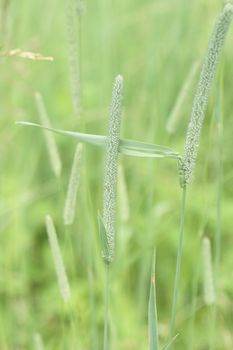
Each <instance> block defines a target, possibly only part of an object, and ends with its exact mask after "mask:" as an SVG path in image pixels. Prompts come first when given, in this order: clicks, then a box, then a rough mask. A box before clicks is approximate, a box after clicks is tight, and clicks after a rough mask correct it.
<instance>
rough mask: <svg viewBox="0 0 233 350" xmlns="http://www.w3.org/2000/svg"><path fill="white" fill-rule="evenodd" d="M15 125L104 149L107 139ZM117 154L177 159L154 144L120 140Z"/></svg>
mask: <svg viewBox="0 0 233 350" xmlns="http://www.w3.org/2000/svg"><path fill="white" fill-rule="evenodd" d="M16 124H17V125H22V126H32V127H37V128H41V129H45V130H48V131H51V132H55V133H57V134H60V135H64V136H68V137H73V138H77V139H78V140H79V141H80V142H86V143H88V144H91V145H95V146H98V147H105V145H106V140H107V137H106V136H103V135H93V134H85V133H81V132H77V131H66V130H62V129H54V128H50V127H47V126H44V125H40V124H36V123H31V122H23V121H21V122H17V123H16ZM119 152H120V153H122V154H125V155H130V156H135V157H151V158H162V157H168V158H173V159H178V158H179V153H178V152H176V151H173V150H172V149H170V148H168V147H165V146H160V145H156V144H150V143H145V142H140V141H135V140H128V139H121V140H120V142H119Z"/></svg>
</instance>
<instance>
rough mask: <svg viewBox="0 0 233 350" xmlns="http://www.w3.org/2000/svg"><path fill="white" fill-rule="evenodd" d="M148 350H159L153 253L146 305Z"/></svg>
mask: <svg viewBox="0 0 233 350" xmlns="http://www.w3.org/2000/svg"><path fill="white" fill-rule="evenodd" d="M148 325H149V350H159V335H158V320H157V308H156V288H155V252H154V254H153V259H152V268H151V284H150V295H149V305H148Z"/></svg>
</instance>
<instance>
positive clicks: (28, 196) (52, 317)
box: [0, 0, 233, 350]
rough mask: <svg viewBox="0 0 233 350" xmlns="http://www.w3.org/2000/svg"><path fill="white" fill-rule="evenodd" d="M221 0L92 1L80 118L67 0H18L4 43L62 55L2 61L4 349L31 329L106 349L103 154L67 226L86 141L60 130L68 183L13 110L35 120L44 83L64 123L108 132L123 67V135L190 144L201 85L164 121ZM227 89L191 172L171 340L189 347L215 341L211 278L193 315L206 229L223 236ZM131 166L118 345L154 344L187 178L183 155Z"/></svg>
mask: <svg viewBox="0 0 233 350" xmlns="http://www.w3.org/2000/svg"><path fill="white" fill-rule="evenodd" d="M3 2H4V1H2V2H1V4H2V3H3ZM222 5H223V2H222V1H218V0H215V1H210V0H209V1H204V0H198V1H195V2H187V1H184V0H178V1H174V0H171V1H169V2H164V1H162V0H156V1H151V0H150V1H149V0H145V1H139V0H134V1H133V2H132V1H129V0H119V1H117V2H114V3H113V2H111V1H107V0H96V1H90V2H87V8H86V13H85V16H84V17H83V19H82V43H81V45H82V60H81V61H82V96H83V112H82V121H83V122H82V123H81V124H80V123H79V121H78V119H77V118H75V117H74V116H73V112H72V103H71V97H70V96H71V95H70V90H69V69H68V58H67V54H68V48H67V38H66V19H65V4H64V3H63V2H60V3H59V2H57V1H55V0H51V1H49V2H46V1H44V0H41V1H30V0H21V1H20V3H19V2H13V1H10V5H9V9H8V16H7V26H6V28H7V35H6V36H4V37H2V36H1V45H2V46H4V49H11V48H16V47H19V48H20V49H22V50H25V51H33V52H40V53H42V54H43V55H45V56H53V57H54V62H40V61H29V60H26V59H21V58H16V57H12V58H5V59H1V61H0V67H1V74H0V91H1V92H0V101H1V102H0V112H1V122H0V123H1V129H0V135H1V143H0V154H1V173H0V181H1V187H0V194H1V198H0V217H1V220H0V247H1V248H0V249H1V253H0V296H1V297H0V310H1V311H0V348H1V349H3V350H8V349H9V350H11V349H32V348H33V337H34V334H35V333H38V332H39V333H40V334H41V335H42V337H43V340H44V343H45V345H46V349H83V348H88V349H96V350H97V349H101V348H102V331H103V316H102V315H103V293H102V287H103V276H104V275H103V272H104V269H103V266H102V261H101V258H100V253H99V245H98V238H99V237H98V230H97V211H98V209H101V208H100V206H101V203H102V195H101V193H102V175H103V170H102V169H103V162H102V160H103V154H102V151H101V150H98V149H95V148H94V147H91V146H90V147H87V146H86V147H85V166H84V170H83V176H82V180H81V188H80V191H79V197H78V206H77V215H76V221H75V224H74V225H73V226H72V227H71V228H69V229H66V230H65V228H64V226H63V224H62V212H63V204H64V195H63V191H64V188H65V186H66V183H67V181H68V176H69V171H70V166H71V162H72V155H73V152H74V149H75V146H76V144H75V142H73V141H72V140H69V139H66V138H63V137H60V136H56V140H57V143H58V147H59V150H60V153H61V157H62V162H63V170H62V176H61V181H58V180H56V179H55V178H54V176H53V173H52V169H51V167H50V163H49V157H48V155H47V150H46V145H45V142H44V137H43V134H42V133H41V132H40V131H37V130H34V129H29V128H27V129H26V128H25V129H23V128H22V127H19V126H15V125H14V123H15V121H18V120H29V121H37V118H38V116H37V110H36V106H35V102H34V93H35V91H40V92H41V93H42V94H43V96H44V100H45V104H46V107H47V111H48V114H49V117H50V120H51V122H52V124H53V125H54V126H55V127H62V128H64V129H71V130H75V129H78V130H83V131H84V130H85V131H87V132H94V133H106V125H107V116H108V106H109V102H110V98H111V85H112V81H113V78H114V77H115V76H116V75H117V74H118V73H121V74H122V75H123V76H124V80H125V95H124V113H123V125H122V135H123V136H124V137H128V138H132V139H139V140H143V141H148V142H155V143H160V144H165V145H167V146H171V147H172V148H173V149H177V150H178V151H181V152H182V149H183V143H184V133H185V130H186V126H187V122H188V118H189V114H190V111H191V105H192V98H193V94H194V89H195V83H194V84H193V88H192V91H191V92H190V96H189V97H188V98H187V101H185V103H184V105H183V109H182V111H181V113H182V116H181V118H180V123H179V125H178V129H177V131H176V133H175V135H174V136H172V137H170V136H168V135H167V133H166V129H165V126H166V120H167V118H168V116H169V113H170V112H171V110H172V107H173V105H174V103H175V101H176V97H177V95H178V94H179V91H180V89H181V88H182V84H183V82H184V81H185V79H186V77H187V74H188V72H189V70H190V67H191V65H192V64H193V63H194V62H195V61H196V60H199V59H201V60H202V59H203V57H204V54H205V51H206V47H207V43H208V38H209V34H210V32H211V30H212V27H213V24H214V20H215V18H216V17H217V14H218V12H219V10H220V9H221V8H222ZM232 37H233V29H232V28H231V29H230V32H229V35H228V38H227V40H226V45H225V47H224V57H222V60H221V71H222V72H223V73H222V74H223V88H222V91H223V98H222V99H221V103H222V105H221V110H222V111H223V116H224V125H225V128H224V139H223V143H224V144H223V146H224V152H223V164H224V178H223V184H224V186H223V193H222V195H223V211H222V214H223V217H222V231H223V238H222V256H221V266H220V272H219V293H218V306H217V310H218V313H217V321H218V329H217V339H218V344H217V349H232V347H233V337H232V333H233V328H232V315H231V310H232V306H233V305H232V295H233V287H232V284H231V283H230V281H231V279H232V252H231V245H232V239H233V238H232V232H231V231H232V222H231V217H232V214H233V205H232V200H231V199H232V182H233V173H232V151H231V150H232V133H231V130H232V127H233V119H232V104H233V97H232V94H231V91H232V86H233V82H232V78H231V77H232V74H233V65H232V55H233V52H232V45H231V43H232ZM218 91H219V78H217V79H216V81H215V88H214V89H212V92H211V98H210V102H209V105H208V113H207V118H206V121H205V126H204V130H203V133H202V141H201V146H200V154H199V158H198V162H197V171H196V176H195V181H194V183H193V184H192V186H191V187H190V190H189V193H188V202H187V220H186V229H185V242H184V255H183V265H182V277H181V290H180V299H179V307H178V315H177V331H178V332H179V334H180V335H179V337H178V338H177V340H176V342H175V344H174V348H177V349H188V346H189V344H190V341H191V340H190V334H193V339H194V340H193V344H192V345H193V346H192V347H191V348H192V349H197V350H202V349H206V348H207V346H208V341H209V340H208V334H209V331H210V329H209V327H210V325H209V311H208V308H207V307H206V306H205V307H204V306H203V293H202V285H201V276H199V277H198V281H199V282H198V286H197V295H196V296H195V298H197V303H196V305H197V308H198V309H197V310H196V313H195V319H194V323H193V324H194V328H193V329H192V330H190V324H191V322H190V319H191V317H192V316H193V315H192V314H191V313H192V308H191V305H192V283H193V279H194V275H195V271H196V269H197V268H198V264H199V260H200V259H201V248H200V235H201V234H202V233H205V234H206V235H208V236H209V237H210V239H211V240H213V237H214V230H215V222H216V219H215V213H216V174H217V160H216V157H215V154H216V152H215V149H216V147H217V139H216V134H217V131H216V130H217V125H216V122H215V119H214V118H213V115H214V111H216V109H217V96H218ZM211 120H212V122H211ZM210 125H211V126H212V127H211V128H210ZM206 150H207V151H206ZM122 163H123V166H124V168H125V175H126V182H127V186H128V192H129V202H130V219H129V222H128V223H127V224H124V225H120V224H119V225H118V227H119V230H118V231H119V235H118V239H119V242H118V247H119V249H118V251H117V256H116V261H115V263H114V266H113V273H112V281H111V286H112V287H111V315H112V316H111V318H110V326H111V330H112V339H113V340H112V345H113V349H119V350H121V349H122V350H127V349H135V350H144V349H146V348H147V304H148V295H149V280H150V264H151V252H152V250H153V248H154V246H155V245H156V248H157V249H156V250H157V276H156V283H157V284H156V290H157V303H158V318H159V332H160V338H161V342H160V343H161V344H164V343H165V342H166V340H167V336H168V326H169V320H170V313H171V299H172V288H173V281H174V264H175V256H176V250H177V236H178V216H179V205H180V189H179V186H178V176H177V168H176V164H175V162H172V161H166V160H159V161H156V160H143V159H136V158H126V157H123V156H122ZM47 213H51V215H52V216H53V218H54V221H55V224H56V226H57V227H58V231H59V238H60V243H61V246H62V250H63V252H64V260H65V264H66V268H67V273H68V275H69V277H70V281H71V289H72V304H71V306H70V308H69V307H68V308H66V309H64V307H63V304H62V301H61V299H60V295H59V290H58V287H57V283H56V277H55V272H54V267H53V262H52V258H51V252H50V250H49V245H48V241H47V237H46V232H45V227H44V216H45V214H47ZM119 221H120V220H119ZM122 242H124V246H123V243H122ZM122 246H123V247H124V249H122Z"/></svg>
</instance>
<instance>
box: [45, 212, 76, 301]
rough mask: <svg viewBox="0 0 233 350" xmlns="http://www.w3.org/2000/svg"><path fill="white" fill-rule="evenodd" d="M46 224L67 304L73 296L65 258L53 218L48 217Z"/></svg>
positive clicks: (59, 281) (60, 286)
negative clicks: (71, 295)
mask: <svg viewBox="0 0 233 350" xmlns="http://www.w3.org/2000/svg"><path fill="white" fill-rule="evenodd" d="M45 224H46V231H47V234H48V238H49V244H50V248H51V251H52V255H53V261H54V266H55V270H56V274H57V280H58V285H59V289H60V293H61V296H62V298H63V300H64V302H67V301H68V300H69V299H70V294H71V293H70V285H69V281H68V277H67V274H66V270H65V265H64V262H63V258H62V255H61V250H60V246H59V242H58V239H57V234H56V230H55V226H54V223H53V220H52V218H51V216H49V215H46V217H45Z"/></svg>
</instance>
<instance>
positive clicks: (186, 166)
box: [180, 3, 233, 187]
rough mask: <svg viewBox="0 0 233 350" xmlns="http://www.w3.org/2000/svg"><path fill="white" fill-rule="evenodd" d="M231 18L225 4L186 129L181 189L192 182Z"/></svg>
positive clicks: (229, 7) (231, 8) (230, 6)
mask: <svg viewBox="0 0 233 350" xmlns="http://www.w3.org/2000/svg"><path fill="white" fill-rule="evenodd" d="M232 16H233V4H231V3H227V4H226V5H225V7H224V9H223V11H222V12H221V13H220V15H219V18H218V20H217V23H216V25H215V27H214V31H213V33H212V36H211V38H210V43H209V47H208V50H207V54H206V57H205V61H204V64H203V67H202V71H201V75H200V80H199V83H198V86H197V91H196V95H195V98H194V103H193V109H192V114H191V119H190V122H189V125H188V129H187V134H186V141H185V147H184V156H183V159H182V160H181V164H180V171H181V186H182V187H184V186H185V185H186V184H189V183H190V182H191V181H192V177H193V172H194V167H195V162H196V158H197V151H198V146H199V140H200V134H201V128H202V124H203V120H204V116H205V111H206V106H207V101H208V95H209V91H210V87H211V84H212V82H213V79H214V75H215V71H216V66H217V63H218V59H219V55H220V52H221V49H222V46H223V43H224V39H225V37H226V33H227V30H228V28H229V25H230V23H231V20H232Z"/></svg>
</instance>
